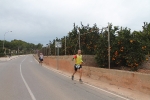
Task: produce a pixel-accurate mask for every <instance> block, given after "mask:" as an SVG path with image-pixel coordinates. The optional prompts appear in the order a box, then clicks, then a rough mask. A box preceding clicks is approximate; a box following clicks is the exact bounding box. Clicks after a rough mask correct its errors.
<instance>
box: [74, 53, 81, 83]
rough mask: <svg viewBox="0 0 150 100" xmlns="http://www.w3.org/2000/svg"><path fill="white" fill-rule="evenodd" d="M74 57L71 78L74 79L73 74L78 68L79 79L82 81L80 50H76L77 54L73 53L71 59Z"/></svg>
mask: <svg viewBox="0 0 150 100" xmlns="http://www.w3.org/2000/svg"><path fill="white" fill-rule="evenodd" d="M74 59H75V65H74V73H73V75H72V80H74V74H75V73H76V72H77V70H79V72H80V79H79V81H80V82H82V79H81V77H82V63H83V61H82V55H81V50H78V54H76V55H74V57H73V60H74Z"/></svg>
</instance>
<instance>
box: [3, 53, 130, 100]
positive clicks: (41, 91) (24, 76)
mask: <svg viewBox="0 0 150 100" xmlns="http://www.w3.org/2000/svg"><path fill="white" fill-rule="evenodd" d="M0 100H128V99H125V98H124V97H122V96H118V95H115V94H111V93H108V92H104V91H101V90H100V89H97V88H93V87H92V86H89V85H86V84H84V83H83V84H81V83H79V82H78V81H76V80H74V81H72V80H71V79H70V78H69V77H65V76H63V75H61V74H58V73H56V72H54V71H52V70H49V69H47V68H45V67H42V66H41V65H40V64H38V63H37V61H36V60H35V59H34V57H33V56H32V55H27V56H19V57H18V58H16V59H14V60H10V61H7V62H0Z"/></svg>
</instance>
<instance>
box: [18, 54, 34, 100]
mask: <svg viewBox="0 0 150 100" xmlns="http://www.w3.org/2000/svg"><path fill="white" fill-rule="evenodd" d="M26 58H27V57H26ZM26 58H25V59H26ZM25 59H24V60H22V62H21V63H20V74H21V78H22V80H23V82H24V84H25V86H26V88H27V90H28V92H29V94H30V96H31V98H32V100H36V98H35V97H34V95H33V93H32V91H31V89H30V87H29V86H28V84H27V82H26V80H25V79H24V77H23V75H22V70H21V65H22V63H23V62H24V61H25Z"/></svg>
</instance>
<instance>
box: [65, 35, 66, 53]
mask: <svg viewBox="0 0 150 100" xmlns="http://www.w3.org/2000/svg"><path fill="white" fill-rule="evenodd" d="M65 55H66V36H65Z"/></svg>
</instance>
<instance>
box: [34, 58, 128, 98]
mask: <svg viewBox="0 0 150 100" xmlns="http://www.w3.org/2000/svg"><path fill="white" fill-rule="evenodd" d="M35 61H37V60H36V59H35ZM43 67H45V68H47V69H49V70H52V71H53V72H56V73H58V74H61V75H63V76H65V77H70V76H67V75H65V74H63V73H60V72H59V71H56V70H54V69H52V68H48V67H46V66H43ZM75 80H76V81H77V79H75ZM83 83H84V84H86V85H88V86H90V87H93V88H95V89H98V90H101V91H103V92H106V93H108V94H111V95H114V96H116V97H119V98H122V99H124V100H130V99H128V98H125V97H123V96H120V95H117V94H115V93H112V92H109V91H106V90H104V89H101V88H98V87H96V86H93V85H91V84H88V83H85V82H83Z"/></svg>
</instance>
